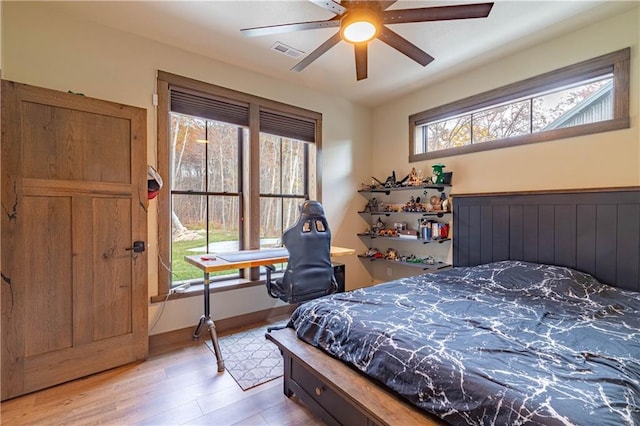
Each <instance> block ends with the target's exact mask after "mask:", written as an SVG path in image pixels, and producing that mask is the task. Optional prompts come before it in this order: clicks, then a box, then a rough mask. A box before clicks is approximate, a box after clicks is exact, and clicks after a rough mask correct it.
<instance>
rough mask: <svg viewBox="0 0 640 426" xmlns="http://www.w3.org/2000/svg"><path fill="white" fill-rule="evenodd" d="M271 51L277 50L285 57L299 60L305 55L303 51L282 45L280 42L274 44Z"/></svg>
mask: <svg viewBox="0 0 640 426" xmlns="http://www.w3.org/2000/svg"><path fill="white" fill-rule="evenodd" d="M271 50H275V51H276V52H279V53H282V54H283V55H287V56H289V57H291V58H299V57H300V56H302V54H303V53H304V52H303V51H301V50H298V49H294V48H293V47H291V46H287V45H286V44H284V43H280V42H279V41H276V42H275V43H273V46H271Z"/></svg>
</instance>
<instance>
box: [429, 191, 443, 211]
mask: <svg viewBox="0 0 640 426" xmlns="http://www.w3.org/2000/svg"><path fill="white" fill-rule="evenodd" d="M429 204H431V210H433V211H434V212H439V211H442V199H441V198H440V197H438V196H437V195H432V196H431V198H429Z"/></svg>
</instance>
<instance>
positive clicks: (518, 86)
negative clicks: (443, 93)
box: [409, 49, 629, 161]
mask: <svg viewBox="0 0 640 426" xmlns="http://www.w3.org/2000/svg"><path fill="white" fill-rule="evenodd" d="M628 76H629V49H624V50H621V51H618V52H614V53H611V54H609V55H605V56H601V57H598V58H595V59H592V60H589V61H585V62H582V63H580V64H576V65H572V66H569V67H566V68H563V69H560V70H556V71H552V72H550V73H547V74H544V75H541V76H538V77H534V78H532V79H529V80H525V81H522V82H519V83H515V84H513V85H510V86H507V87H503V88H500V89H496V90H492V91H490V92H486V93H483V94H481V95H477V96H473V97H471V98H467V99H464V100H461V101H457V102H453V103H451V104H448V105H444V106H442V107H438V108H434V109H431V110H428V111H424V112H421V113H418V114H414V115H412V116H410V117H409V124H410V127H411V131H410V141H409V148H410V156H409V160H410V161H421V160H425V159H431V158H438V157H444V156H450V155H456V154H462V153H468V152H474V151H482V150H487V149H495V148H502V147H506V146H513V145H519V144H525V143H532V142H542V141H547V140H552V139H560V138H566V137H572V136H578V135H583V134H588V133H597V132H603V131H609V130H615V129H620V128H626V127H629V112H628V111H629V105H628V99H629V95H628V93H629V78H628Z"/></svg>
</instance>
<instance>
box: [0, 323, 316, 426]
mask: <svg viewBox="0 0 640 426" xmlns="http://www.w3.org/2000/svg"><path fill="white" fill-rule="evenodd" d="M183 334H184V333H183ZM227 334H228V333H227ZM205 335H206V332H205V333H203V336H205ZM202 339H204V337H202V338H201V340H200V341H193V340H192V339H191V338H190V335H189V334H184V335H181V336H178V337H176V338H175V339H174V341H170V342H165V343H163V344H162V345H156V346H151V347H150V350H149V353H150V354H149V358H148V359H147V360H146V361H143V362H140V363H136V364H131V365H127V366H124V367H120V368H116V369H113V370H109V371H106V372H103V373H99V374H95V375H92V376H89V377H85V378H83V379H79V380H75V381H73V382H69V383H65V384H62V385H59V386H56V387H53V388H49V389H45V390H42V391H40V392H35V393H32V394H29V395H25V396H22V397H19V398H14V399H11V400H8V401H4V402H2V403H1V417H0V423H1V424H2V425H38V424H39V425H62V424H64V425H93V424H106V425H138V424H139V425H182V424H186V425H198V424H203V425H205V424H206V425H305V426H313V425H322V424H324V423H323V422H322V421H321V420H320V418H319V417H316V416H314V415H313V414H312V413H311V412H310V411H309V410H307V409H306V408H305V407H304V406H303V405H302V404H301V403H300V402H298V401H296V400H295V399H288V398H286V397H285V396H284V394H283V393H282V377H281V378H279V379H276V380H272V381H271V382H267V383H265V384H262V385H260V386H256V387H255V388H253V389H250V390H248V391H243V390H242V389H241V388H240V386H238V385H237V384H236V382H235V381H234V380H233V377H231V376H230V375H229V373H227V372H224V373H218V372H217V371H216V362H215V357H214V355H213V353H212V352H211V350H210V349H209V348H208V347H207V346H206V345H205V344H204V340H202Z"/></svg>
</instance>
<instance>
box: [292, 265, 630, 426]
mask: <svg viewBox="0 0 640 426" xmlns="http://www.w3.org/2000/svg"><path fill="white" fill-rule="evenodd" d="M289 326H290V327H293V328H295V330H296V332H297V335H298V337H299V338H301V339H303V340H304V341H306V342H308V343H310V344H312V345H314V346H317V347H319V348H321V349H323V350H324V351H326V352H328V353H329V354H331V355H333V356H334V357H336V358H339V359H341V360H342V361H344V362H346V363H348V364H350V365H351V366H353V367H355V368H356V369H358V370H360V371H362V372H363V373H365V374H367V375H368V376H370V377H372V378H374V379H376V380H377V381H379V382H381V383H383V384H385V385H386V386H387V387H389V388H391V389H392V390H393V391H394V392H395V393H397V394H398V395H400V396H401V397H403V398H406V399H407V400H408V401H410V402H411V403H413V404H415V405H416V406H418V407H421V408H422V409H424V410H425V411H427V412H429V413H433V414H435V415H437V416H438V417H440V418H442V419H443V420H444V421H446V422H448V423H451V424H471V425H492V424H495V425H507V424H508V425H517V424H544V425H555V424H557V425H568V424H575V425H590V424H599V425H601V424H610V425H622V424H626V425H634V424H635V425H639V424H640V293H635V292H629V291H622V290H618V289H615V288H613V287H610V286H607V285H604V284H601V283H599V282H598V281H597V280H596V279H595V278H593V277H591V276H590V275H587V274H584V273H581V272H577V271H574V270H571V269H568V268H563V267H557V266H549V265H539V264H532V263H526V262H515V261H504V262H497V263H492V264H488V265H482V266H477V267H470V268H454V269H450V270H447V271H443V272H439V273H436V274H426V275H421V276H417V277H412V278H406V279H401V280H397V281H391V282H388V283H383V284H379V285H376V286H372V287H368V288H364V289H359V290H355V291H352V292H347V293H339V294H334V295H331V296H327V297H324V298H321V299H316V300H313V301H310V302H307V303H305V304H303V305H301V306H300V307H298V308H297V309H296V311H295V312H294V313H293V315H292V317H291V321H290V323H289Z"/></svg>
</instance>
